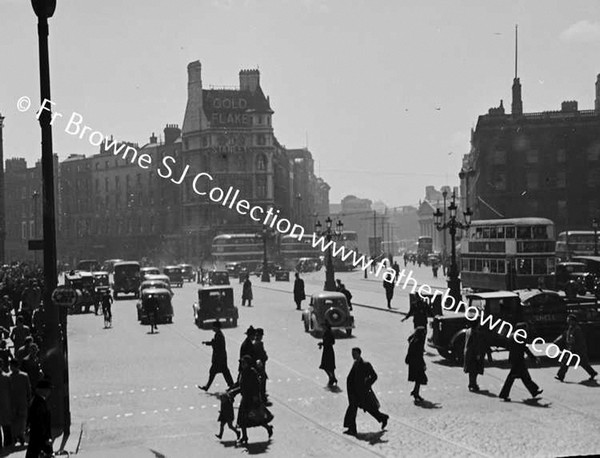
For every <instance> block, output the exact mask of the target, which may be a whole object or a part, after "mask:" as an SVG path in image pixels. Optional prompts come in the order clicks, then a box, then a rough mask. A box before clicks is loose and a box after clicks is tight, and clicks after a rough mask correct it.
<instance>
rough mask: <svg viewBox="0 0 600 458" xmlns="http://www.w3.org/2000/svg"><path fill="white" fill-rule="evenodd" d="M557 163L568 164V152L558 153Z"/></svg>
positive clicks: (561, 151) (561, 150)
mask: <svg viewBox="0 0 600 458" xmlns="http://www.w3.org/2000/svg"><path fill="white" fill-rule="evenodd" d="M556 162H558V163H559V164H562V163H565V162H567V152H566V151H565V150H564V149H559V150H558V151H557V152H556Z"/></svg>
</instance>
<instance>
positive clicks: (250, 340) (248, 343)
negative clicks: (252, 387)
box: [238, 326, 256, 381]
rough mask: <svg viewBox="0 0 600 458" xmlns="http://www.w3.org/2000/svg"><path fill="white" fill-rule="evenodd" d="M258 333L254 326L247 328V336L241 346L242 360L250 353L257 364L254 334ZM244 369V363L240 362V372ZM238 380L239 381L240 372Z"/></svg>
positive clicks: (253, 361)
mask: <svg viewBox="0 0 600 458" xmlns="http://www.w3.org/2000/svg"><path fill="white" fill-rule="evenodd" d="M255 335H256V330H255V329H254V326H250V327H249V328H248V329H246V338H245V339H244V341H243V342H242V345H241V346H240V360H241V359H242V357H243V356H245V355H248V356H250V357H251V358H252V364H253V365H254V364H256V353H255V350H254V336H255ZM241 370H242V364H241V362H240V365H239V367H238V372H240V371H241ZM238 381H239V373H238Z"/></svg>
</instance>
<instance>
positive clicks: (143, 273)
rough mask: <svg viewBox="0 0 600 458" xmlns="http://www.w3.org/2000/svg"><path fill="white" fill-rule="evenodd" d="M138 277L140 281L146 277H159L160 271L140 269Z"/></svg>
mask: <svg viewBox="0 0 600 458" xmlns="http://www.w3.org/2000/svg"><path fill="white" fill-rule="evenodd" d="M140 275H141V276H142V279H143V278H145V277H146V276H147V275H161V273H160V269H159V268H158V267H142V268H141V269H140Z"/></svg>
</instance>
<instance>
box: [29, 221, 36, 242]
mask: <svg viewBox="0 0 600 458" xmlns="http://www.w3.org/2000/svg"><path fill="white" fill-rule="evenodd" d="M34 229H35V222H34V221H29V238H30V239H33V238H35V237H36V233H35V230H34Z"/></svg>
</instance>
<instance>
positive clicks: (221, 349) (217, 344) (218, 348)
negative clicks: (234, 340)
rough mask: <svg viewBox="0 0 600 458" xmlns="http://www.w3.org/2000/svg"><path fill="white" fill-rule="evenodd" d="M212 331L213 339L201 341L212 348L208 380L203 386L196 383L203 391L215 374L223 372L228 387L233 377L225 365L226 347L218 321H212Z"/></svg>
mask: <svg viewBox="0 0 600 458" xmlns="http://www.w3.org/2000/svg"><path fill="white" fill-rule="evenodd" d="M213 331H214V332H215V336H214V337H213V339H212V340H210V341H206V342H202V343H203V344H204V345H208V346H211V347H212V349H213V351H212V364H211V366H210V371H209V373H208V382H207V383H206V385H204V386H200V385H197V386H198V388H200V389H201V390H204V391H208V389H209V388H210V385H211V384H212V382H213V380H214V379H215V377H216V375H217V374H223V377H224V378H225V382H227V386H228V387H229V388H231V386H232V385H233V378H232V377H231V372H229V367H227V348H226V346H225V336H224V335H223V331H221V322H220V321H215V322H214V324H213Z"/></svg>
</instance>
